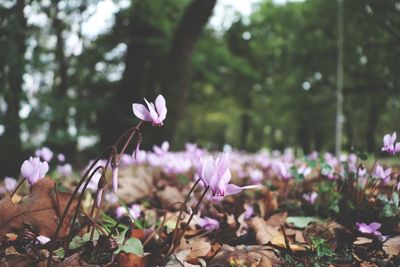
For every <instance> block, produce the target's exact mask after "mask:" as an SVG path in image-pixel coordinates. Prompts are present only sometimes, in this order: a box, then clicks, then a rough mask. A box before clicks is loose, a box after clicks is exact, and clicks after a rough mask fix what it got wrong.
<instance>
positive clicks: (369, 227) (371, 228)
mask: <svg viewBox="0 0 400 267" xmlns="http://www.w3.org/2000/svg"><path fill="white" fill-rule="evenodd" d="M356 226H357V228H358V231H360V232H361V233H364V234H371V235H374V236H376V237H378V238H379V239H380V240H385V239H386V236H384V235H382V233H381V232H379V231H378V229H379V228H381V226H382V225H381V224H380V223H377V222H373V223H370V224H366V223H356Z"/></svg>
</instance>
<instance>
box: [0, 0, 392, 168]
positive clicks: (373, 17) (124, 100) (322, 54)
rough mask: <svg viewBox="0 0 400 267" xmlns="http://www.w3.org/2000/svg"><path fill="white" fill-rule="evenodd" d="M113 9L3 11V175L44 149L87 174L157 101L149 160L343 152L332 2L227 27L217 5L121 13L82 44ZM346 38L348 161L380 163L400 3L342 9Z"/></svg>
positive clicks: (148, 6) (279, 7) (277, 8)
mask: <svg viewBox="0 0 400 267" xmlns="http://www.w3.org/2000/svg"><path fill="white" fill-rule="evenodd" d="M104 2H107V1H100V0H89V1H63V0H62V1H54V0H51V1H50V0H49V1H35V0H31V1H24V0H16V1H2V2H1V4H0V47H1V49H0V112H1V116H0V149H1V153H0V163H1V164H0V165H1V166H2V168H1V170H0V174H1V175H16V174H17V173H18V167H19V166H20V163H21V162H22V160H23V159H24V158H25V157H26V156H27V155H28V154H30V153H31V152H32V150H33V149H34V148H36V147H37V146H39V145H46V146H48V147H50V148H51V149H52V150H54V151H56V152H63V153H65V154H67V155H68V156H69V158H75V160H76V161H77V162H82V160H83V159H86V158H87V157H89V156H92V155H94V154H95V153H98V152H99V150H101V148H102V147H105V146H106V145H108V144H110V143H112V142H114V141H115V139H116V138H117V137H118V135H119V134H120V133H121V132H122V131H123V130H124V129H125V128H127V127H129V126H130V125H132V124H133V123H135V120H136V119H135V118H134V117H133V115H132V111H131V103H132V102H138V101H140V102H142V101H143V100H142V99H143V97H147V98H149V99H153V98H154V97H155V96H156V95H157V94H158V93H162V94H164V95H165V96H166V99H167V105H168V108H169V114H168V117H167V120H166V127H165V129H161V130H160V131H152V132H156V133H157V134H158V135H157V136H146V138H145V140H144V141H145V143H144V146H147V147H149V146H150V144H153V143H158V144H159V143H161V141H162V140H169V141H171V142H172V143H173V145H174V147H175V148H181V147H182V146H183V145H184V143H186V142H187V141H190V142H196V143H199V144H200V145H203V146H206V147H209V148H221V147H222V146H223V145H224V144H231V145H233V146H234V147H238V148H240V149H247V150H258V149H260V148H261V147H268V148H271V149H285V148H287V147H293V148H295V149H301V150H302V151H304V152H310V151H312V150H333V145H334V144H333V142H334V127H335V125H334V123H335V90H336V58H337V54H336V53H337V50H336V49H337V48H336V42H337V14H336V10H337V2H336V1H330V0H306V1H296V2H290V1H289V2H287V3H286V4H282V3H277V2H276V1H270V0H260V1H258V2H256V3H255V4H254V5H253V12H252V14H251V15H250V16H241V15H240V13H237V14H236V15H235V18H234V19H233V23H232V24H231V25H229V26H227V27H222V28H218V27H215V26H213V25H210V24H207V21H208V20H209V18H210V17H211V16H212V12H213V9H214V8H215V5H216V4H218V1H217V0H202V1H201V0H191V1H190V0H170V1H168V3H166V1H162V0H153V1H134V0H131V1H127V0H124V1H123V0H120V1H119V0H114V1H113V3H114V5H113V6H114V7H115V10H114V18H113V20H112V21H109V22H108V23H106V24H107V25H108V26H107V27H105V30H103V31H101V33H100V34H98V35H95V34H90V33H88V32H85V31H84V30H85V23H88V21H89V20H90V19H91V17H92V16H93V15H94V14H95V13H96V8H98V7H99V5H101V4H104ZM110 12H112V10H110ZM344 29H345V32H344V40H345V41H344V63H345V64H344V75H345V76H344V99H345V100H344V105H345V106H344V111H345V125H344V126H345V127H344V137H345V139H344V144H343V148H350V147H352V146H354V147H355V148H357V149H363V150H367V151H370V152H372V151H376V150H377V147H378V144H377V142H380V138H381V136H383V134H384V133H386V132H388V131H392V130H396V129H397V130H398V131H399V130H400V128H399V127H400V125H399V118H400V108H399V107H400V102H399V100H400V99H399V93H400V88H399V86H400V75H399V73H400V60H399V58H400V30H399V29H400V1H397V0H386V1H380V0H344ZM149 134H153V133H149ZM96 144H99V145H96Z"/></svg>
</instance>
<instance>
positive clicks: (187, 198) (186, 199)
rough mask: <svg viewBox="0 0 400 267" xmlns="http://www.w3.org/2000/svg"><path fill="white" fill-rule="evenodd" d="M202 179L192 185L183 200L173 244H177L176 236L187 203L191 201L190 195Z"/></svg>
mask: <svg viewBox="0 0 400 267" xmlns="http://www.w3.org/2000/svg"><path fill="white" fill-rule="evenodd" d="M200 181H201V179H200V178H199V179H197V181H196V182H195V183H194V185H193V186H192V188H190V191H189V193H188V194H187V196H186V198H185V201H184V202H183V205H182V207H181V209H180V211H179V215H178V218H177V219H176V224H175V229H174V235H173V237H172V244H175V239H176V236H177V234H178V226H179V222H180V221H181V217H182V213H183V209H184V208H185V206H186V203H187V202H188V201H189V199H190V195H191V194H192V193H193V191H194V189H195V188H196V187H197V185H198V184H199V182H200Z"/></svg>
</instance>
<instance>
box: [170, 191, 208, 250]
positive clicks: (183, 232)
mask: <svg viewBox="0 0 400 267" xmlns="http://www.w3.org/2000/svg"><path fill="white" fill-rule="evenodd" d="M209 189H210V186H207V187H206V189H205V190H204V192H203V194H202V195H201V197H200V199H199V200H198V201H197V204H196V207H195V208H194V210H193V211H192V214H190V217H189V219H188V221H187V222H186V225H185V228H183V231H182V233H181V234H180V235H178V238H177V239H175V240H172V241H173V242H172V244H171V247H170V248H169V250H168V253H167V258H168V256H169V255H171V253H173V252H174V250H175V247H176V243H177V241H179V240H181V238H182V237H183V235H184V234H185V232H186V230H187V229H188V227H189V224H190V222H191V221H192V219H193V216H194V215H195V214H197V212H198V210H199V207H200V204H201V202H202V200H203V198H204V196H205V195H206V193H207V192H208V190H209Z"/></svg>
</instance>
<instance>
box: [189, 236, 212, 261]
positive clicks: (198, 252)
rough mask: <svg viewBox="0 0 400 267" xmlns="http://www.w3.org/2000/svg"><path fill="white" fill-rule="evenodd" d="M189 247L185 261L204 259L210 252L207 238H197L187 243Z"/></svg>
mask: <svg viewBox="0 0 400 267" xmlns="http://www.w3.org/2000/svg"><path fill="white" fill-rule="evenodd" d="M189 247H190V253H189V255H188V259H187V260H188V261H189V260H194V259H197V258H200V257H204V256H206V255H207V254H208V252H209V251H210V250H211V244H210V242H209V241H208V240H207V238H198V239H195V240H193V241H189Z"/></svg>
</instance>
